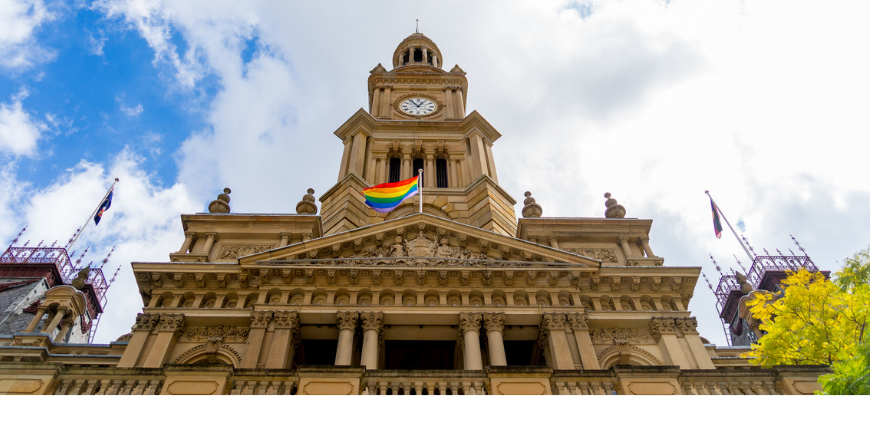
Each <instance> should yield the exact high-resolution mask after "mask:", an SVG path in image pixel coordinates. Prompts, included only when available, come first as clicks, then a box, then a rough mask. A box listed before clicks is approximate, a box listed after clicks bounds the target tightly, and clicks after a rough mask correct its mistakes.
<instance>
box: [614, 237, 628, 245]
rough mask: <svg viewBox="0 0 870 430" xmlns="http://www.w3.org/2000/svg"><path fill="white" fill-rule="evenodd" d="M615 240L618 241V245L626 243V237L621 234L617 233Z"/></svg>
mask: <svg viewBox="0 0 870 430" xmlns="http://www.w3.org/2000/svg"><path fill="white" fill-rule="evenodd" d="M616 241H617V242H618V243H619V245H620V246H626V245H628V239H626V238H625V236H623V235H619V238H618V239H616Z"/></svg>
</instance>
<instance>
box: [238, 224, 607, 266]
mask: <svg viewBox="0 0 870 430" xmlns="http://www.w3.org/2000/svg"><path fill="white" fill-rule="evenodd" d="M239 262H240V264H241V265H243V266H248V265H260V264H281V265H297V264H298V265H306V266H308V265H323V266H358V267H364V266H392V267H491V268H499V267H503V268H542V269H543V268H557V267H560V268H566V269H568V268H571V269H575V270H576V269H582V268H586V269H596V270H597V269H598V268H599V267H600V266H601V261H599V260H596V259H593V258H589V257H584V256H580V255H576V254H572V253H569V252H565V251H561V250H558V249H554V248H550V247H548V246H543V245H539V244H537V243H532V242H527V241H524V240H520V239H517V238H514V237H510V236H504V235H501V234H498V233H494V232H491V231H487V230H482V229H479V228H476V227H472V226H469V225H466V224H462V223H458V222H455V221H450V220H447V219H443V218H439V217H436V216H433V215H429V214H414V215H409V216H405V217H402V218H398V219H395V220H390V221H385V222H382V223H378V224H374V225H370V226H365V227H362V228H359V229H355V230H351V231H346V232H342V233H338V234H334V235H331V236H325V237H320V238H317V239H313V240H310V241H307V242H302V243H295V244H291V245H288V246H285V247H283V248H278V249H273V250H269V251H264V252H261V253H257V254H252V255H248V256H245V257H242V258H240V259H239Z"/></svg>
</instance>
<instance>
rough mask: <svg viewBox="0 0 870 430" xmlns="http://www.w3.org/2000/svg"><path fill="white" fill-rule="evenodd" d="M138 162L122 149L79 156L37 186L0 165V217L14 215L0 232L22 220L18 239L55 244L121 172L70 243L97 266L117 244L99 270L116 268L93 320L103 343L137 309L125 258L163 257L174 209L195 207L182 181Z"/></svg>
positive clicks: (170, 246)
mask: <svg viewBox="0 0 870 430" xmlns="http://www.w3.org/2000/svg"><path fill="white" fill-rule="evenodd" d="M141 162H142V160H141V159H140V157H138V156H137V155H136V154H134V153H133V152H131V151H130V150H127V149H125V150H124V151H122V152H121V153H120V154H118V155H117V156H116V157H115V158H114V159H113V160H112V161H111V163H109V164H108V165H102V164H96V163H91V162H88V161H85V160H82V161H81V162H79V163H78V164H77V165H76V166H75V167H74V168H72V169H70V170H68V171H67V172H65V173H64V174H62V175H61V176H59V177H58V178H57V179H56V180H55V181H54V182H53V183H52V184H51V185H49V186H48V187H46V188H44V189H39V190H34V189H33V187H32V186H31V185H30V184H27V183H22V182H20V181H18V180H17V179H16V178H15V172H14V169H13V168H12V167H11V166H8V165H7V166H6V167H5V168H3V169H0V216H3V219H6V220H14V222H7V223H2V226H0V237H3V238H6V239H9V238H11V237H13V236H14V235H15V234H16V233H17V232H18V230H20V228H21V227H22V226H23V225H25V224H26V225H29V227H28V229H27V232H26V233H25V235H24V236H23V237H22V240H31V243H36V242H38V241H39V240H42V239H45V240H46V243H51V242H52V241H54V240H58V243H59V245H61V246H62V245H63V244H65V243H66V241H67V239H68V238H69V237H70V236H72V233H74V232H75V231H76V229H77V228H79V227H81V225H82V223H84V222H85V221H86V219H88V218H89V216H90V214H91V212H92V211H93V210H94V208H95V207H96V206H97V205H98V204H99V203H100V199H101V198H102V197H103V195H104V194H105V192H106V190H107V189H108V187H109V186H110V185H111V183H112V181H113V178H116V177H117V178H120V179H121V182H119V183H118V185H117V186H116V188H115V195H114V198H113V200H112V208H111V209H109V210H108V211H107V212H106V214H105V215H104V216H103V220H102V221H101V222H100V224H99V225H98V226H95V225H94V224H93V222H92V221H88V227H87V228H86V230H85V232H84V233H83V234H82V237H81V238H80V239H79V243H77V244H76V245H75V248H74V249H75V250H77V255H81V253H82V251H83V250H84V249H85V248H86V247H89V248H90V250H89V253H88V255H86V256H85V259H84V260H83V261H82V264H87V263H88V262H89V261H93V262H95V264H96V265H99V264H100V261H101V260H102V259H103V258H104V257H105V256H106V254H107V253H108V251H109V250H110V249H111V248H112V246H116V247H117V248H116V250H115V252H114V254H113V255H112V258H111V259H110V261H109V263H108V265H107V266H106V267H105V272H106V277H107V278H109V277H111V276H112V274H113V273H114V271H115V269H116V268H117V267H118V266H119V265H120V266H121V272H120V274H119V275H118V278H117V280H116V282H115V283H114V284H113V285H112V287H111V288H110V290H109V293H108V295H107V297H108V302H109V304H108V306H107V308H106V314H105V315H104V316H103V319H102V322H101V323H100V328H99V331H98V336H97V341H98V342H106V343H107V342H109V341H113V340H115V339H116V338H117V337H118V336H120V335H122V334H124V333H127V332H129V329H130V325H131V324H132V323H133V320H134V319H135V316H136V313H137V312H139V311H140V310H141V308H142V301H141V298H140V297H139V295H138V294H136V293H135V292H136V291H137V286H136V282H135V278H134V276H133V273H132V270H131V268H130V262H131V261H161V260H165V259H167V257H168V254H169V252H171V251H172V250H174V249H176V248H178V246H179V243H180V242H178V235H179V234H181V232H182V231H183V230H182V227H181V222H180V218H179V214H181V213H191V212H193V211H195V210H197V209H198V206H199V205H198V204H195V203H193V202H192V201H191V200H190V198H189V197H188V193H187V189H186V187H185V186H183V185H180V184H176V185H173V186H172V187H168V188H164V187H161V186H160V185H158V184H157V183H156V180H155V178H154V177H153V176H151V175H150V174H148V173H147V172H145V171H144V170H143V169H142V167H141V165H140V164H141ZM59 208H62V210H60V209H59ZM7 243H8V242H7Z"/></svg>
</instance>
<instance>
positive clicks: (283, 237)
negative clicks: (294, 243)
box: [278, 233, 291, 248]
mask: <svg viewBox="0 0 870 430" xmlns="http://www.w3.org/2000/svg"><path fill="white" fill-rule="evenodd" d="M280 237H281V242H278V248H283V247H285V246H287V244H289V243H290V238H291V236H290V233H281V235H280Z"/></svg>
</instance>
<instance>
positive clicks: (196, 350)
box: [174, 339, 242, 367]
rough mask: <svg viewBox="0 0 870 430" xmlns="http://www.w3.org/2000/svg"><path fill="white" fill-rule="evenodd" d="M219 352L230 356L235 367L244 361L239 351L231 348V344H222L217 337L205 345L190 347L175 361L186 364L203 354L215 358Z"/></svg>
mask: <svg viewBox="0 0 870 430" xmlns="http://www.w3.org/2000/svg"><path fill="white" fill-rule="evenodd" d="M218 353H220V354H221V355H223V356H225V357H227V358H229V359H230V360H231V361H232V362H233V366H234V367H238V366H239V365H240V363H241V362H242V355H241V354H239V352H238V351H236V350H235V349H233V348H231V347H230V346H229V345H224V344H222V343H221V342H220V341H218V340H216V339H215V340H214V342H212V341H208V342H207V343H206V344H204V345H199V346H195V347H193V348H191V349H188V350H187V351H185V352H184V353H182V354H181V355H179V356H178V358H176V359H175V361H174V363H175V364H184V363H187V362H189V361H191V360H193V358H194V357H197V356H200V355H203V354H205V355H207V356H211V357H210V358H213V357H214V356H215V355H217V354H218Z"/></svg>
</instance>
